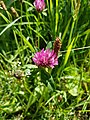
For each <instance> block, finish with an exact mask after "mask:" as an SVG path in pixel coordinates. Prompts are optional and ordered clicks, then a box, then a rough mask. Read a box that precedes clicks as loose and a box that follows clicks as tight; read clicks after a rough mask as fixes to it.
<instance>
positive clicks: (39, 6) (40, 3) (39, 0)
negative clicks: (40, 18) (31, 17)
mask: <svg viewBox="0 0 90 120" xmlns="http://www.w3.org/2000/svg"><path fill="white" fill-rule="evenodd" d="M33 4H34V6H35V8H36V10H37V11H39V12H40V11H42V10H43V9H45V2H44V0H35V1H34V3H33Z"/></svg>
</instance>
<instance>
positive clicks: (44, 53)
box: [33, 38, 61, 68]
mask: <svg viewBox="0 0 90 120" xmlns="http://www.w3.org/2000/svg"><path fill="white" fill-rule="evenodd" d="M60 48H61V41H60V39H59V38H56V40H55V42H54V49H53V50H52V51H51V50H50V49H46V50H44V48H43V49H42V50H41V51H39V52H36V53H35V55H34V57H33V61H34V63H35V64H36V65H37V66H41V67H51V68H54V66H55V65H58V52H59V50H60Z"/></svg>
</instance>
